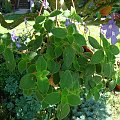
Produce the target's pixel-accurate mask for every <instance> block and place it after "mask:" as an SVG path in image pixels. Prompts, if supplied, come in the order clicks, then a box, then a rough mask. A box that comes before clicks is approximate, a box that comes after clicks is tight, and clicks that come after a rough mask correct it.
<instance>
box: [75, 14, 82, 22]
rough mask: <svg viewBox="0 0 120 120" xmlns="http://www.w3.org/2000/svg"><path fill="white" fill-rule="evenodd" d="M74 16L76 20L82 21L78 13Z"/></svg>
mask: <svg viewBox="0 0 120 120" xmlns="http://www.w3.org/2000/svg"><path fill="white" fill-rule="evenodd" d="M74 18H75V20H77V21H78V22H82V20H81V17H80V15H78V14H74Z"/></svg>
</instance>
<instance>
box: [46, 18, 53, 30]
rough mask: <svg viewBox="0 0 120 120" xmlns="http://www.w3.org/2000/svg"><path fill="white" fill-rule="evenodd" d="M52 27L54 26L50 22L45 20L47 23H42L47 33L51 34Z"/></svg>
mask: <svg viewBox="0 0 120 120" xmlns="http://www.w3.org/2000/svg"><path fill="white" fill-rule="evenodd" d="M53 25H54V23H53V21H52V20H50V19H49V20H47V21H45V23H44V27H45V29H46V30H47V31H48V32H51V30H52V28H53Z"/></svg>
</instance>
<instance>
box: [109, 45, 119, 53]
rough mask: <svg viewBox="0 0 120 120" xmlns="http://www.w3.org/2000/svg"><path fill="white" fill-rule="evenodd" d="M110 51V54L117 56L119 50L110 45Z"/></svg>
mask: <svg viewBox="0 0 120 120" xmlns="http://www.w3.org/2000/svg"><path fill="white" fill-rule="evenodd" d="M110 50H111V52H112V53H113V54H114V55H117V54H119V49H118V47H117V46H115V45H110Z"/></svg>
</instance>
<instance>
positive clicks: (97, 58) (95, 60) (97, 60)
mask: <svg viewBox="0 0 120 120" xmlns="http://www.w3.org/2000/svg"><path fill="white" fill-rule="evenodd" d="M103 59H104V52H103V50H97V51H96V52H95V53H94V54H93V56H92V58H91V64H98V63H100V62H102V60H103Z"/></svg>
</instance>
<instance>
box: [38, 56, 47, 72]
mask: <svg viewBox="0 0 120 120" xmlns="http://www.w3.org/2000/svg"><path fill="white" fill-rule="evenodd" d="M46 69H47V62H46V60H45V59H44V57H43V56H40V57H39V58H38V60H37V61H36V70H37V71H43V70H46Z"/></svg>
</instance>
